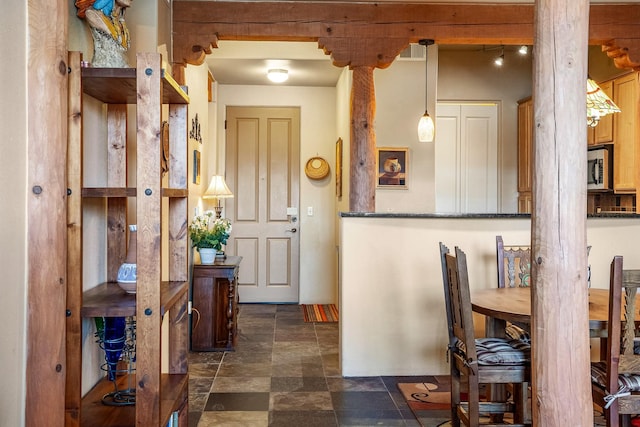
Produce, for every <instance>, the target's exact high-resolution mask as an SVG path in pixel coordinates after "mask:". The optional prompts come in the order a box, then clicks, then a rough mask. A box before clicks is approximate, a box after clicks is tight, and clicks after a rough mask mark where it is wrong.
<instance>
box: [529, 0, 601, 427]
mask: <svg viewBox="0 0 640 427" xmlns="http://www.w3.org/2000/svg"><path fill="white" fill-rule="evenodd" d="M535 14H536V28H535V33H536V38H535V55H534V58H535V59H534V81H533V89H534V90H533V101H534V149H533V152H534V155H533V158H534V167H535V172H534V179H533V193H534V197H533V215H532V221H531V243H532V249H533V252H532V260H531V261H532V263H531V264H532V276H533V288H532V292H533V298H532V313H533V324H532V333H533V337H532V342H533V362H532V364H533V366H532V371H533V398H532V406H533V424H534V425H536V426H569V425H571V426H590V425H593V413H592V411H591V406H592V399H591V385H590V377H589V369H590V368H589V361H590V353H589V316H588V289H587V241H586V215H585V212H586V208H587V206H586V194H587V189H586V181H585V179H584V177H585V176H586V150H585V148H586V129H587V125H586V114H585V112H586V107H585V97H586V93H585V92H586V89H585V85H586V78H587V44H588V25H589V1H588V0H540V1H537V2H536V12H535Z"/></svg>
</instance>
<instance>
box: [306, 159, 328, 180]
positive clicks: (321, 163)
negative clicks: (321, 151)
mask: <svg viewBox="0 0 640 427" xmlns="http://www.w3.org/2000/svg"><path fill="white" fill-rule="evenodd" d="M304 173H306V174H307V176H308V177H309V178H311V179H323V178H326V176H327V175H329V163H327V161H326V160H325V159H323V158H322V157H312V158H310V159H309V160H308V161H307V165H306V166H305V167H304Z"/></svg>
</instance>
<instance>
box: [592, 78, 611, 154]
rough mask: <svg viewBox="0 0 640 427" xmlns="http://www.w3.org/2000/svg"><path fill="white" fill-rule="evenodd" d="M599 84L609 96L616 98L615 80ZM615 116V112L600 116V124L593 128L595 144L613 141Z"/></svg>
mask: <svg viewBox="0 0 640 427" xmlns="http://www.w3.org/2000/svg"><path fill="white" fill-rule="evenodd" d="M599 86H600V89H602V91H603V92H604V93H606V94H607V96H608V97H609V98H611V99H613V98H614V97H613V80H608V81H606V82H602V83H599ZM613 116H614V114H607V115H606V116H604V117H602V118H600V121H599V122H598V125H597V126H596V127H595V128H593V130H594V137H593V144H606V143H610V142H612V141H613Z"/></svg>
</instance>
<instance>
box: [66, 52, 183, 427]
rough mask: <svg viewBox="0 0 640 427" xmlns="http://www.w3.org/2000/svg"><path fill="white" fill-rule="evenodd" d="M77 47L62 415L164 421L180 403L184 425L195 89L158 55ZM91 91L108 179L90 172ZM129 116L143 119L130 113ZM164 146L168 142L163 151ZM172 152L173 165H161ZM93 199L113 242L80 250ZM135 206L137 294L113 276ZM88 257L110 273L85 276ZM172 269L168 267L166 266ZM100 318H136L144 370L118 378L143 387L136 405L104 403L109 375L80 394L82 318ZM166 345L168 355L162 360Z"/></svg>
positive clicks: (95, 422) (72, 76)
mask: <svg viewBox="0 0 640 427" xmlns="http://www.w3.org/2000/svg"><path fill="white" fill-rule="evenodd" d="M69 56H70V58H69V64H70V72H69V110H70V111H69V150H68V165H67V177H66V179H67V182H68V186H69V189H68V201H67V203H68V206H67V211H68V218H69V220H68V235H67V240H68V252H67V259H68V266H69V267H68V269H67V282H68V283H67V304H68V306H67V307H68V309H67V342H66V346H67V367H66V369H65V372H66V374H67V386H66V408H67V413H66V420H65V425H68V426H92V427H99V426H115V425H117V426H150V427H151V426H154V427H158V426H161V427H164V426H165V425H167V422H168V421H169V419H170V418H172V417H173V414H175V413H178V418H179V423H180V425H185V426H186V425H187V423H188V419H187V418H188V373H187V356H188V341H189V337H188V315H187V308H188V290H189V282H188V262H187V259H188V241H187V233H185V232H184V230H185V229H186V228H187V197H188V189H187V182H188V179H187V126H186V122H187V104H188V103H189V98H188V96H187V95H186V93H185V92H184V91H183V90H182V89H181V88H180V87H179V86H178V85H177V83H176V82H175V81H174V80H173V79H172V78H171V77H170V76H169V75H168V74H166V73H165V70H163V69H162V68H161V63H162V61H161V56H160V55H159V54H156V53H139V54H137V56H136V68H82V67H80V63H81V59H82V58H81V55H80V54H79V53H77V52H72V53H70V55H69ZM84 96H90V97H92V98H94V99H95V100H97V101H99V102H102V104H103V105H104V107H105V108H104V109H103V111H104V117H105V120H106V134H107V138H106V139H107V140H106V141H95V140H92V141H88V143H90V144H102V145H103V149H104V153H105V163H106V167H105V171H106V175H107V176H106V184H105V185H104V186H101V187H87V186H85V183H84V182H83V168H85V165H84V161H83V140H82V133H83V132H82V127H83V123H82V121H83V116H84V114H83V97H84ZM134 104H135V105H134ZM165 108H166V109H167V110H168V124H169V126H170V134H169V135H167V138H168V140H162V135H164V134H165V133H163V132H161V128H162V119H161V117H162V111H163V109H165ZM129 109H131V110H132V111H135V114H134V115H133V114H132V117H135V120H134V119H133V118H129V114H128V110H129ZM128 120H130V121H135V123H127V121H128ZM127 127H130V128H132V129H135V130H136V131H135V150H134V151H132V150H127V137H126V135H127ZM162 142H165V143H164V144H163V143H162ZM163 148H164V149H167V150H168V152H163ZM128 151H129V152H130V154H129V155H128V154H127V152H128ZM133 153H135V158H134V156H133ZM163 157H164V158H165V159H166V161H167V162H168V164H169V169H168V172H167V174H166V175H164V176H163V169H162V165H161V158H163ZM87 167H88V166H87ZM94 167H95V166H94ZM127 169H129V171H135V186H129V185H128V183H127ZM88 199H91V200H93V202H92V205H91V206H95V201H96V200H97V201H102V203H103V204H104V209H103V210H98V211H96V210H95V208H93V209H92V210H91V212H92V213H91V215H92V216H100V215H104V217H102V218H100V221H98V222H97V223H98V224H99V223H100V222H103V223H104V225H105V227H104V230H103V231H102V232H103V233H104V235H105V237H106V248H105V249H104V253H97V254H96V253H91V254H85V253H83V237H82V235H83V223H82V220H83V203H85V201H87V200H88ZM129 200H133V201H134V202H135V206H134V207H131V206H128V203H129ZM102 212H103V213H102ZM128 213H134V214H135V221H136V224H137V230H138V231H137V238H136V242H137V244H136V246H137V258H136V264H137V273H138V274H137V284H136V285H137V292H136V293H135V294H129V293H126V292H125V291H124V290H122V289H121V288H120V287H119V286H118V284H117V283H116V279H117V272H118V267H119V265H120V264H121V263H122V262H123V261H124V259H125V255H126V248H127V244H126V240H127V237H126V230H127V229H128V227H127V225H128V218H127V215H128ZM92 220H93V218H92ZM163 224H164V225H163ZM164 232H166V234H164ZM165 242H166V243H165ZM165 244H166V246H165ZM163 247H164V249H163ZM98 252H100V251H98ZM163 252H164V256H163ZM167 254H170V256H166V255H167ZM167 262H168V265H166V263H167ZM88 263H91V265H92V267H91V268H95V267H94V266H95V265H104V266H106V274H105V276H106V282H104V283H83V274H82V271H83V268H88V265H89V264H88ZM163 269H164V270H166V271H167V272H168V273H166V274H165V276H166V277H163V274H162V271H163ZM166 279H168V280H166ZM85 289H86V290H85ZM94 317H132V318H135V323H136V329H135V371H134V372H133V374H129V375H134V376H135V378H130V377H129V375H127V374H124V375H119V376H118V377H117V382H118V384H119V385H120V387H122V386H123V385H124V386H127V385H128V384H131V385H132V386H133V387H135V405H133V406H131V405H129V406H108V405H105V404H103V403H102V402H101V399H102V396H103V395H104V394H105V393H107V392H109V391H113V390H114V385H113V383H112V382H111V381H108V380H107V378H106V377H104V378H103V379H102V380H100V381H99V382H98V383H97V384H96V385H95V386H94V387H93V388H92V389H91V390H90V391H89V392H88V393H87V394H86V395H85V396H82V395H81V389H82V383H81V375H80V372H82V369H83V366H82V365H83V364H82V358H83V354H82V353H83V344H84V343H85V342H87V341H89V342H91V341H92V340H91V339H90V338H89V339H87V337H86V336H84V335H83V331H82V329H83V328H82V318H94ZM163 324H164V325H163ZM163 326H164V327H166V330H167V331H168V333H167V334H166V336H168V340H167V342H163V340H162V337H163V333H162V329H163ZM87 345H91V344H87ZM96 345H97V344H96ZM162 356H166V358H167V362H168V363H167V365H168V367H167V368H166V369H165V370H164V371H163V368H162V363H161V359H162Z"/></svg>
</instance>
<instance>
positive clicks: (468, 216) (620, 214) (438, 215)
mask: <svg viewBox="0 0 640 427" xmlns="http://www.w3.org/2000/svg"><path fill="white" fill-rule="evenodd" d="M338 215H339V216H340V217H342V218H451V219H453V218H462V219H479V218H486V219H500V218H509V219H510V218H531V214H523V213H468V214H460V213H398V212H393V213H384V212H339V213H338ZM587 218H640V214H638V213H632V212H601V213H596V214H587Z"/></svg>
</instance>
